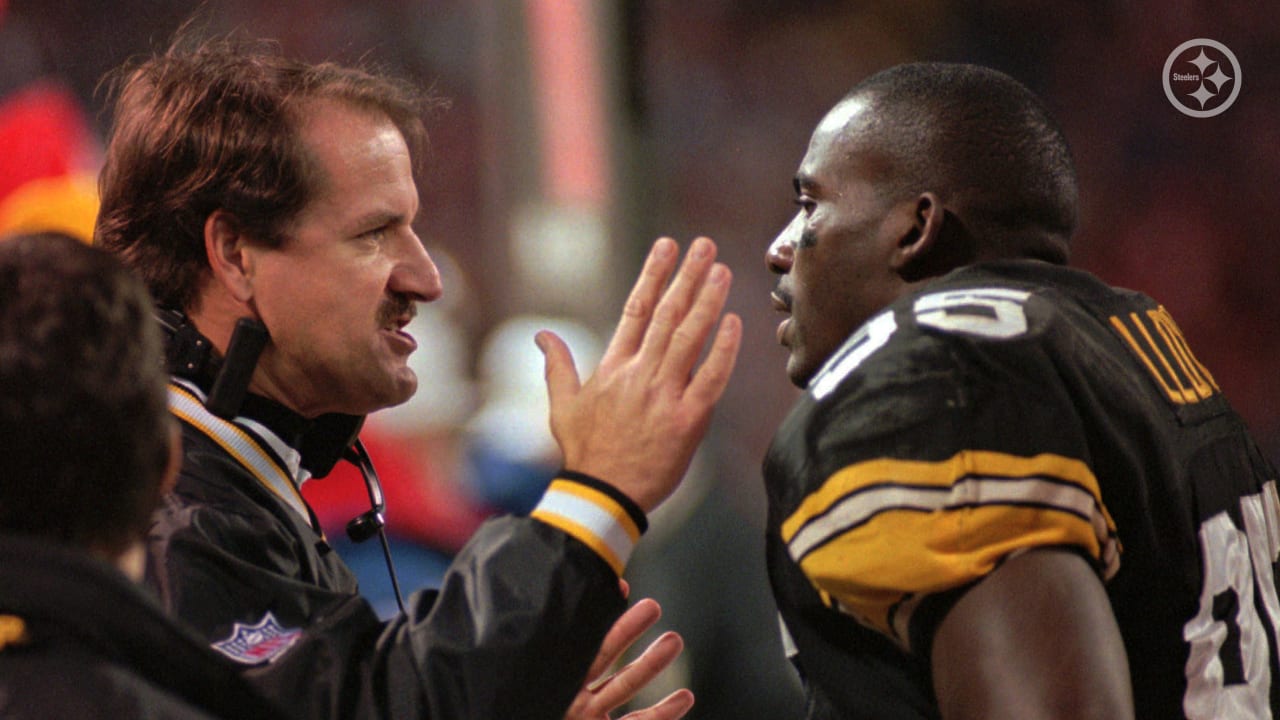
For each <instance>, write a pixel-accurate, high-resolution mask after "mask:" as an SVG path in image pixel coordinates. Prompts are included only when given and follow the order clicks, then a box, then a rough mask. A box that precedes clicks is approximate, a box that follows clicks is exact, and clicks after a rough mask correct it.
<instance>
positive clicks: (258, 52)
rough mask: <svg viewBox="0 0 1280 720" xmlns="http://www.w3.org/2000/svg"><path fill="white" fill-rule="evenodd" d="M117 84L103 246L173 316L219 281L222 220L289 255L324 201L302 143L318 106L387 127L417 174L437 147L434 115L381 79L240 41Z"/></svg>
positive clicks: (405, 90) (154, 66)
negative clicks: (285, 244) (354, 112)
mask: <svg viewBox="0 0 1280 720" xmlns="http://www.w3.org/2000/svg"><path fill="white" fill-rule="evenodd" d="M189 44H194V47H192V48H189V49H188V48H186V47H185V46H186V45H189ZM107 84H108V86H109V87H110V88H111V95H112V96H113V98H114V106H115V116H114V125H113V128H112V131H111V135H110V139H109V142H108V145H107V151H106V159H105V163H104V166H103V170H102V174H101V176H100V178H99V182H98V185H99V188H98V189H99V194H100V196H101V203H102V204H101V209H100V211H99V214H98V221H97V227H96V229H95V232H94V238H95V240H94V242H95V244H99V245H101V246H102V247H104V248H105V249H107V250H109V251H111V252H114V253H118V254H121V255H122V256H123V257H125V259H126V261H127V262H128V263H129V264H130V265H132V266H133V267H134V268H135V270H137V271H138V272H139V274H140V275H141V276H142V278H143V280H144V281H145V282H146V284H147V287H148V288H149V289H150V290H151V293H152V295H153V296H154V298H155V299H156V301H157V302H158V303H159V304H160V305H162V306H165V307H171V308H174V309H179V310H190V309H192V308H191V306H192V304H193V303H194V302H195V300H196V298H197V297H198V294H199V291H200V288H201V285H202V283H203V282H204V281H205V280H206V279H207V277H208V272H209V265H208V259H207V258H206V256H205V248H204V224H205V220H206V219H207V218H208V217H209V215H210V214H211V213H213V212H214V211H215V210H219V209H222V210H225V211H227V212H229V213H230V214H231V215H232V216H234V218H235V220H236V222H238V223H239V224H240V229H241V230H242V231H243V232H245V233H246V234H247V235H249V236H250V237H251V238H253V239H254V240H255V241H257V242H261V243H264V244H267V245H271V246H275V245H278V244H279V243H280V242H281V241H282V240H283V237H282V232H283V229H284V227H285V226H286V224H287V223H288V222H289V221H290V220H292V219H293V218H294V217H295V216H296V215H297V213H298V212H299V211H300V210H302V208H304V207H305V206H306V205H307V203H308V202H310V200H311V199H312V198H313V197H314V196H315V194H316V192H317V190H318V188H319V186H320V183H321V182H322V181H323V178H321V177H318V173H317V171H316V169H315V168H314V162H312V161H309V160H308V156H307V152H306V148H305V147H303V143H302V141H301V139H300V124H301V120H302V117H303V114H305V113H306V112H307V111H308V110H310V109H311V108H309V107H307V103H308V101H312V100H336V101H339V102H343V103H347V104H349V105H352V106H354V107H358V108H362V109H368V110H370V111H373V112H380V113H382V114H384V115H386V116H387V117H388V118H389V119H390V120H391V122H392V123H394V124H395V126H396V127H397V128H398V129H399V130H400V133H401V135H403V136H404V139H405V142H406V144H407V145H408V147H409V151H410V157H411V158H413V159H414V160H415V161H417V162H420V161H421V154H422V153H423V152H424V151H425V148H426V131H425V129H424V126H423V122H422V112H423V111H424V110H426V109H427V107H428V106H429V105H431V104H434V101H433V100H431V99H430V98H428V97H427V96H426V94H425V93H422V92H420V91H419V90H417V89H416V88H414V87H413V86H411V85H410V84H408V83H406V82H403V81H399V80H395V79H392V78H390V77H387V76H384V75H381V74H378V73H377V72H376V71H374V70H372V69H363V68H352V67H344V66H341V65H337V64H334V63H320V64H315V65H312V64H308V63H304V62H301V61H298V60H293V59H289V58H286V57H284V56H282V55H281V54H280V52H279V49H278V48H277V47H276V46H275V45H274V44H272V43H268V42H265V41H260V40H252V39H246V38H239V37H228V38H221V39H216V40H201V41H191V40H189V39H188V38H186V37H183V36H180V37H179V39H178V40H177V41H176V42H175V43H174V44H173V45H172V46H171V47H170V48H169V50H167V51H166V52H164V53H161V54H157V55H154V56H151V57H148V58H145V59H143V60H140V61H134V62H131V63H128V64H126V65H125V66H123V67H121V68H119V69H118V70H116V71H115V72H114V73H113V74H111V75H109V76H108V78H107Z"/></svg>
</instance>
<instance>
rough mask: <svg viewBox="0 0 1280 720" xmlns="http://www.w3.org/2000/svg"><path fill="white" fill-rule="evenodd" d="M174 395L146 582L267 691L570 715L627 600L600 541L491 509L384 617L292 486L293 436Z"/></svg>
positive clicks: (449, 713) (401, 709)
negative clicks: (231, 420)
mask: <svg viewBox="0 0 1280 720" xmlns="http://www.w3.org/2000/svg"><path fill="white" fill-rule="evenodd" d="M174 392H176V393H177V396H176V397H178V398H179V399H181V396H182V395H184V394H185V395H186V397H187V401H190V400H192V399H195V400H197V401H198V399H199V396H198V393H193V392H189V391H188V390H183V389H182V388H179V387H176V386H175V388H174V389H173V390H172V391H171V401H172V400H173V398H174V397H175V395H174V394H173V393H174ZM171 407H173V409H174V412H175V415H177V416H178V417H179V418H181V419H182V420H183V428H182V429H183V451H184V454H185V457H184V462H183V468H182V471H181V475H180V477H179V479H178V482H177V487H176V489H175V491H174V492H173V493H172V494H171V495H170V496H169V497H168V498H167V500H166V503H165V504H164V505H163V506H162V508H161V509H160V511H159V512H158V513H157V515H156V517H155V522H154V525H153V528H152V530H151V533H150V537H149V548H148V554H149V560H148V582H149V583H151V584H152V585H153V586H154V587H155V588H156V589H157V590H158V592H159V594H160V596H161V598H162V600H163V602H164V604H165V605H166V606H167V607H168V609H169V610H170V611H171V612H172V613H174V614H175V615H177V616H178V617H180V618H182V619H183V620H184V621H186V622H188V623H190V624H192V625H194V626H195V628H196V629H197V630H198V631H199V632H200V633H202V634H203V635H204V637H205V638H206V639H207V640H208V641H209V642H210V643H212V644H214V646H215V647H218V648H220V649H222V650H223V651H224V652H225V653H226V654H228V655H231V656H233V657H236V658H238V659H239V660H241V661H242V662H245V663H246V664H245V667H246V670H247V676H248V677H249V678H250V679H251V680H252V681H253V682H254V683H255V684H257V685H258V686H259V687H260V688H262V689H263V690H264V691H265V692H266V693H267V694H268V695H270V696H272V697H274V698H278V699H279V700H280V701H281V702H283V703H286V704H287V705H288V706H289V707H290V709H291V710H294V711H297V712H299V713H300V714H302V715H303V716H304V717H311V718H364V717H379V718H403V717H414V718H422V717H426V718H441V719H443V718H449V719H450V720H455V719H456V720H464V719H466V718H475V719H477V720H479V719H480V718H522V719H528V720H533V719H537V718H547V719H548V720H559V718H561V717H562V716H563V714H564V712H565V709H566V708H567V707H568V704H569V702H570V701H571V700H572V698H573V696H574V695H575V693H576V692H577V690H578V688H580V687H581V684H582V682H583V679H584V676H585V673H586V670H587V667H588V665H589V664H590V662H591V660H592V659H593V658H594V656H595V653H596V651H597V650H598V648H599V645H600V642H601V640H602V639H603V637H604V634H605V632H607V630H608V629H609V627H610V625H611V624H612V622H613V621H614V620H615V619H616V618H617V617H618V615H619V614H620V613H621V612H622V610H623V609H624V607H625V603H624V600H623V598H622V596H621V593H620V590H619V584H618V577H617V574H616V573H615V572H614V570H613V569H611V568H610V566H609V564H608V563H606V562H605V561H604V560H603V559H602V558H601V556H599V555H597V554H596V552H594V551H593V550H591V549H590V548H588V547H587V545H585V544H583V543H582V542H579V541H578V540H576V539H574V538H573V537H571V536H570V535H569V534H567V533H565V532H562V531H561V530H559V529H556V528H555V527H552V525H550V524H547V523H544V522H541V521H539V520H536V519H531V518H511V517H508V518H500V519H496V520H491V521H489V522H488V523H486V524H485V525H484V526H483V527H482V528H481V529H480V530H479V531H478V532H477V533H476V535H475V537H474V538H473V539H472V540H471V542H470V543H469V544H468V545H467V546H466V547H465V548H464V549H463V550H462V551H461V553H460V554H459V555H458V557H457V558H456V560H455V561H454V563H453V565H452V567H451V568H450V570H449V572H448V573H447V575H446V577H445V578H444V581H443V583H442V586H441V588H440V590H439V592H435V591H423V592H418V593H415V594H413V595H412V596H411V597H410V598H409V602H408V608H407V614H406V615H402V616H399V617H397V618H395V619H393V620H391V621H390V622H386V623H383V622H381V621H380V620H379V619H378V618H377V617H376V616H375V614H374V612H373V610H372V609H371V608H370V606H369V604H368V603H367V602H366V601H365V600H364V599H363V598H361V597H360V596H359V594H358V592H357V587H356V582H355V579H354V577H353V575H352V574H351V572H350V570H349V569H348V568H347V567H346V566H345V565H344V564H343V562H342V560H341V559H339V558H338V556H337V554H336V553H334V552H332V551H331V550H330V548H329V546H328V544H327V543H326V542H325V541H324V539H323V537H322V536H321V535H320V534H319V533H318V531H317V530H315V529H314V518H313V517H312V516H310V511H309V509H308V508H307V507H306V505H305V503H304V502H303V501H302V500H301V497H300V496H297V493H296V489H295V488H293V487H292V486H291V485H288V486H286V485H287V479H288V477H289V476H290V475H291V474H292V473H295V472H296V464H295V462H296V458H292V459H291V458H290V457H282V456H285V455H290V450H289V449H288V448H284V449H281V448H280V447H279V444H274V445H273V443H272V442H270V441H269V440H270V439H271V438H269V437H267V434H265V433H261V432H260V430H259V429H258V428H255V427H254V426H253V425H250V424H246V423H243V422H239V421H238V422H237V423H235V424H234V426H233V430H232V434H233V435H234V434H236V433H239V434H241V435H243V437H242V438H236V437H233V438H231V439H229V440H228V439H226V438H224V439H222V440H220V439H219V438H218V437H217V434H216V433H214V434H210V432H209V431H208V429H207V428H205V429H202V421H201V420H200V418H199V417H197V416H198V415H199V414H200V410H201V408H200V406H198V405H190V404H189V402H188V405H187V408H188V409H187V410H183V409H182V407H181V406H180V403H178V404H174V403H172V402H171ZM206 419H207V418H206ZM272 426H273V427H276V428H279V427H280V423H279V422H272ZM223 429H224V430H225V429H226V427H225V425H224V427H223ZM241 441H243V442H247V443H248V444H247V445H244V444H239V445H237V443H239V442H241ZM233 453H234V454H235V455H239V456H240V457H239V458H238V459H237V457H234V456H233ZM246 454H256V455H255V457H256V458H257V459H256V460H250V461H249V462H245V460H246ZM273 466H274V469H273ZM273 472H274V473H276V475H275V476H272V477H266V476H268V475H271V474H272V473H273ZM282 478H284V479H283V480H282ZM273 482H274V483H275V485H274V487H273V486H272V483H273ZM291 493H292V494H291Z"/></svg>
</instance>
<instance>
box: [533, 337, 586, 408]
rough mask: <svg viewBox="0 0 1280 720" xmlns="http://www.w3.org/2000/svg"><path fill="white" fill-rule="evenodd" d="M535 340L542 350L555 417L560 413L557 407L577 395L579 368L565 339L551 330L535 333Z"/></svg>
mask: <svg viewBox="0 0 1280 720" xmlns="http://www.w3.org/2000/svg"><path fill="white" fill-rule="evenodd" d="M533 342H534V343H535V344H536V345H537V346H538V349H539V350H541V351H542V357H543V361H544V363H545V364H544V369H543V375H544V377H545V378H546V382H547V403H548V405H549V406H550V408H551V416H552V417H555V416H556V415H557V414H558V413H557V408H559V407H560V406H561V404H562V403H565V402H568V401H569V400H570V399H572V398H573V397H574V396H575V395H577V394H578V390H579V389H580V388H581V387H582V383H581V382H580V381H579V380H578V370H577V368H576V367H574V365H573V353H572V352H570V351H569V346H568V345H566V344H565V342H564V340H561V339H560V337H559V336H558V335H556V334H555V333H553V332H551V331H550V330H543V331H542V332H539V333H538V334H537V335H534V337H533Z"/></svg>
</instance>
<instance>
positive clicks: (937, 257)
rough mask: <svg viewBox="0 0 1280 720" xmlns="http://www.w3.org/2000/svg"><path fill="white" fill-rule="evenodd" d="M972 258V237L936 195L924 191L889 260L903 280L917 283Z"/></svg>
mask: <svg viewBox="0 0 1280 720" xmlns="http://www.w3.org/2000/svg"><path fill="white" fill-rule="evenodd" d="M974 257H975V255H974V244H973V240H972V238H971V236H970V235H969V232H968V230H967V229H966V228H965V227H964V224H963V223H962V222H961V221H960V218H959V217H957V216H956V215H955V214H954V213H952V212H950V211H948V210H947V208H946V206H945V205H943V204H942V200H941V199H939V198H938V196H937V194H935V193H932V192H926V193H921V194H920V195H919V196H918V197H917V198H916V199H915V204H914V206H913V207H912V216H911V222H910V223H909V224H908V225H907V227H906V230H905V231H904V232H903V234H902V236H901V237H899V238H898V246H897V248H896V250H895V252H894V254H893V257H892V260H891V263H892V267H893V270H894V271H895V272H896V273H898V275H899V276H900V277H901V278H902V279H903V280H904V281H905V282H917V281H919V280H925V279H927V278H931V277H936V276H938V275H944V274H946V273H948V272H950V271H952V270H954V269H956V268H958V267H960V266H962V265H967V264H969V263H971V262H973V260H974Z"/></svg>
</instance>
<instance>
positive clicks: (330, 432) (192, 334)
mask: <svg viewBox="0 0 1280 720" xmlns="http://www.w3.org/2000/svg"><path fill="white" fill-rule="evenodd" d="M156 319H157V320H158V321H159V322H160V326H161V328H162V329H163V331H164V334H165V355H166V359H167V362H168V365H169V373H170V374H172V375H178V376H180V377H185V378H188V379H190V380H193V381H195V382H196V384H198V385H200V386H201V387H207V388H210V390H209V395H208V399H207V400H206V401H205V407H206V408H207V409H208V410H209V412H211V413H213V414H214V415H217V416H218V417H220V418H223V419H224V420H231V419H234V418H235V416H236V415H237V414H238V413H239V412H240V408H241V406H242V405H243V404H244V398H245V395H246V394H247V393H248V391H249V381H250V379H252V377H253V371H254V369H255V368H256V367H257V365H258V357H259V356H261V355H262V351H263V350H264V349H265V348H266V346H267V342H268V341H269V340H270V339H271V335H270V334H269V333H268V332H267V327H266V326H265V325H263V324H262V322H260V321H258V320H255V319H253V318H248V317H245V318H240V320H238V321H237V322H236V327H235V330H233V331H232V333H231V340H230V341H229V342H228V343H227V352H226V355H225V356H224V357H223V358H221V359H219V358H218V355H217V353H216V352H215V351H214V349H213V344H212V343H211V342H209V339H208V338H206V337H204V335H202V334H201V333H200V332H199V331H198V330H196V328H195V326H194V325H192V324H191V323H190V322H188V321H187V318H186V316H185V315H183V314H182V313H181V312H178V311H176V310H171V309H165V308H162V309H159V310H157V312H156ZM363 426H364V416H363V415H344V414H341V413H329V414H326V415H321V416H320V417H318V418H316V419H315V420H314V421H313V422H312V426H311V428H310V429H309V430H307V432H306V433H305V434H304V435H303V436H302V441H301V443H300V444H299V447H298V452H299V453H300V454H301V456H302V462H301V465H302V467H303V468H306V470H307V471H308V472H310V473H311V475H312V477H317V478H322V477H324V476H326V475H328V474H329V472H330V471H332V470H333V466H334V465H336V464H337V462H338V460H339V459H343V460H346V461H348V462H350V463H352V464H353V465H355V466H356V468H357V469H359V470H360V476H361V477H362V478H363V479H364V485H365V489H366V490H367V491H368V493H369V505H370V508H369V510H368V511H366V512H364V513H361V514H360V515H358V516H357V517H354V518H352V519H351V521H350V522H348V523H347V537H349V538H350V539H351V541H352V542H356V543H362V542H365V541H366V540H368V539H369V538H371V537H373V536H374V535H377V536H378V539H379V540H380V541H381V542H382V554H383V557H384V558H386V561H387V572H388V573H389V574H390V576H391V587H392V589H393V590H395V594H396V604H397V605H398V606H399V607H400V612H401V613H404V612H405V607H404V598H403V597H402V596H401V594H400V580H399V578H398V577H397V576H396V568H395V564H394V563H393V562H392V560H391V547H390V545H389V544H388V543H387V533H386V524H387V523H386V517H385V513H386V501H385V500H384V498H383V495H382V483H381V481H379V479H378V471H377V470H375V469H374V467H373V460H371V459H370V458H369V452H368V451H367V450H365V447H364V444H363V443H361V442H360V438H359V433H360V428H361V427H363Z"/></svg>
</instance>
